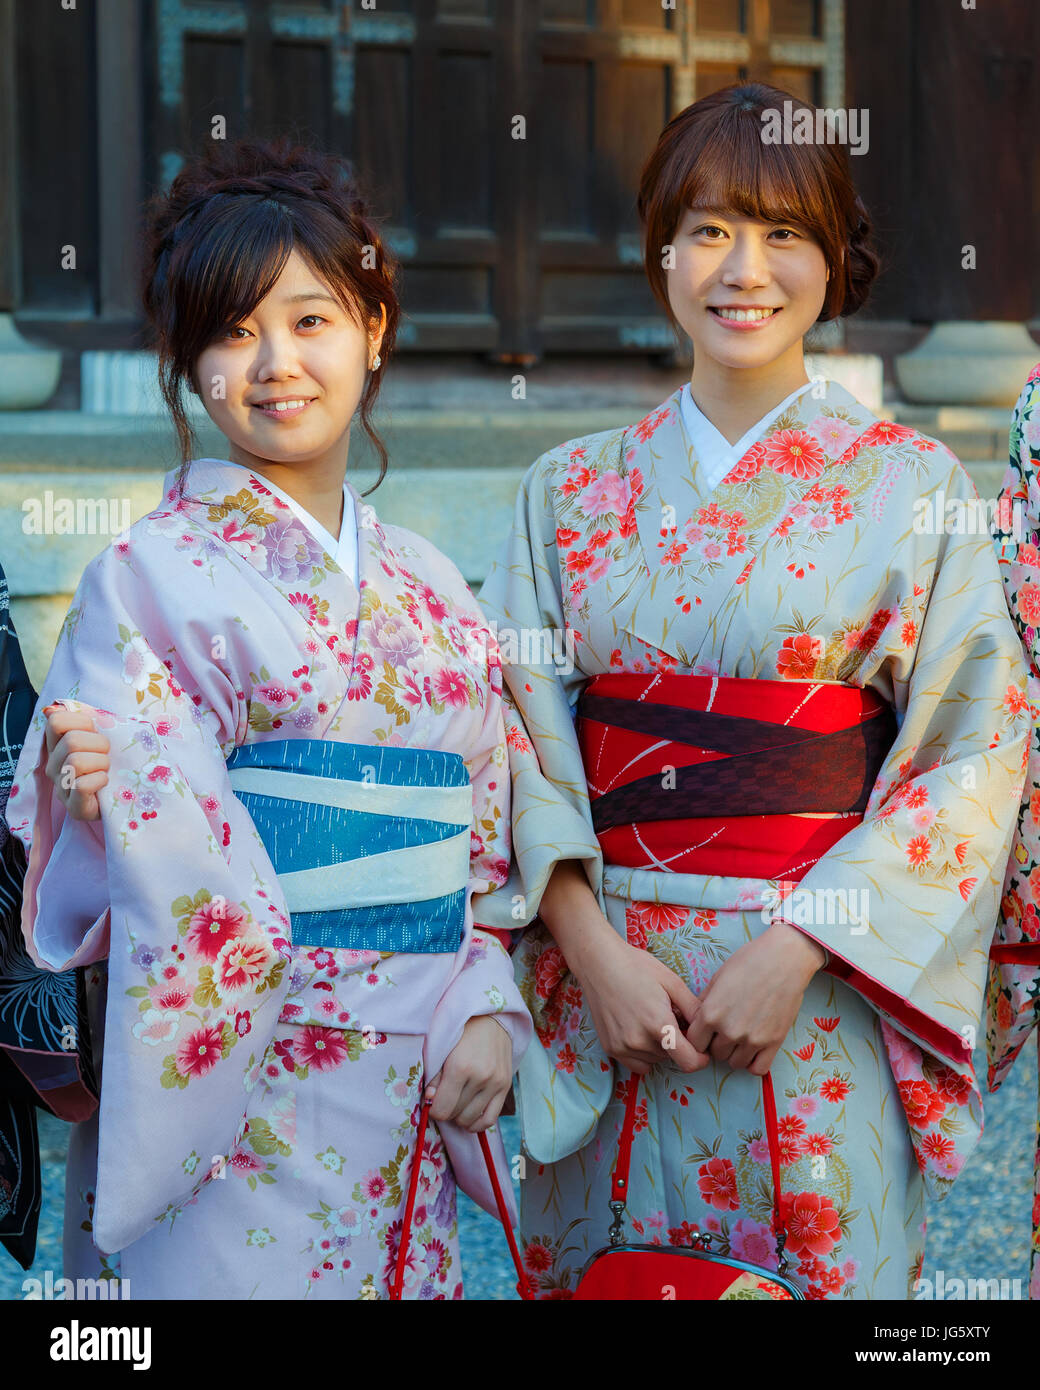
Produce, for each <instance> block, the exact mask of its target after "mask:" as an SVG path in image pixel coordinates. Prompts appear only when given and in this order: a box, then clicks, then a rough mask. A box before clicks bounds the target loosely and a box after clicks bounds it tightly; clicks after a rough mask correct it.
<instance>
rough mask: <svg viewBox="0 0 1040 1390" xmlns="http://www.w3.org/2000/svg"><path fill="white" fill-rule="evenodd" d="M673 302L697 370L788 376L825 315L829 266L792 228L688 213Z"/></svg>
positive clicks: (671, 277) (681, 228) (673, 274)
mask: <svg viewBox="0 0 1040 1390" xmlns="http://www.w3.org/2000/svg"><path fill="white" fill-rule="evenodd" d="M672 244H673V246H674V247H675V266H674V268H672V269H670V270H669V271H668V276H667V286H668V301H669V304H670V305H671V308H672V312H673V313H674V315H675V317H676V319H677V320H678V321H679V323H680V324H681V325H682V327H683V329H684V330H685V331H686V333H687V334H689V337H690V339H691V340H692V342H693V349H694V363H695V366H696V368H697V369H702V368H703V367H704V366H706V365H708V364H709V363H710V364H713V365H714V366H715V367H717V368H721V369H723V370H727V369H728V370H741V369H744V370H746V369H749V368H750V369H758V370H759V371H762V370H770V369H772V368H774V367H775V368H777V369H778V370H784V369H786V368H787V367H789V366H791V365H792V364H793V363H794V362H795V361H797V362H798V363H800V362H801V361H802V339H803V337H804V336H805V334H806V333H807V332H808V330H809V329H810V328H811V327H812V325H813V324H814V323H815V322H816V320H817V318H818V317H819V315H820V311H821V309H822V308H823V302H824V297H825V295H826V289H827V278H828V270H827V261H826V258H825V256H824V253H823V250H822V248H821V246H820V244H819V242H818V241H817V240H816V239H815V237H813V236H812V235H811V234H810V233H809V232H808V231H807V230H805V229H804V228H801V227H799V226H798V225H797V224H793V223H789V222H764V221H759V220H757V219H755V218H752V217H745V216H742V215H740V214H738V213H735V212H729V211H721V212H720V211H717V210H711V209H706V208H697V207H694V208H687V209H686V211H685V213H684V215H683V216H682V217H681V218H680V221H679V225H678V227H677V228H676V230H675V234H674V236H673V238H672Z"/></svg>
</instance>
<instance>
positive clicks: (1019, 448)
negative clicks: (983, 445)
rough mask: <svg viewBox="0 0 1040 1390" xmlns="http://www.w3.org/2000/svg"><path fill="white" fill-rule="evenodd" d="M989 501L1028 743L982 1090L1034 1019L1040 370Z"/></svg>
mask: <svg viewBox="0 0 1040 1390" xmlns="http://www.w3.org/2000/svg"><path fill="white" fill-rule="evenodd" d="M1009 444H1010V457H1009V461H1008V467H1007V472H1006V473H1005V475H1004V482H1003V485H1002V487H1001V490H1000V497H999V499H998V505H997V520H998V523H999V526H1000V534H998V536H997V537H996V541H997V546H998V558H999V563H1000V573H1001V578H1002V579H1003V581H1004V595H1005V598H1006V599H1007V605H1008V610H1009V612H1010V614H1011V617H1012V620H1013V621H1014V624H1015V628H1016V629H1017V632H1018V636H1019V640H1020V641H1021V643H1022V648H1023V651H1024V654H1025V659H1026V664H1027V667H1028V673H1029V674H1028V684H1027V692H1028V696H1029V717H1030V744H1029V762H1028V764H1027V766H1026V777H1025V786H1024V788H1023V795H1022V804H1021V807H1020V809H1019V813H1018V821H1017V824H1016V826H1015V833H1014V838H1013V840H1012V843H1011V857H1010V859H1009V860H1008V866H1007V876H1006V878H1005V880H1004V892H1003V896H1002V897H1001V901H1000V912H999V916H998V919H997V929H996V934H995V937H994V942H993V949H992V951H991V954H990V969H989V984H988V989H987V1000H986V1002H987V1007H986V1050H987V1055H988V1059H989V1075H988V1081H989V1088H990V1090H991V1091H996V1090H997V1089H998V1088H999V1086H1000V1083H1001V1082H1002V1081H1003V1079H1004V1077H1005V1076H1006V1075H1007V1073H1008V1071H1009V1070H1010V1068H1011V1065H1012V1063H1013V1062H1014V1060H1015V1058H1016V1057H1017V1056H1018V1054H1019V1052H1020V1051H1021V1050H1022V1046H1023V1044H1024V1043H1025V1041H1026V1039H1027V1038H1028V1037H1029V1035H1030V1033H1031V1032H1032V1031H1033V1029H1034V1028H1035V1027H1036V1026H1037V1023H1038V1021H1040V915H1038V912H1040V549H1038V545H1040V367H1038V368H1037V369H1036V370H1035V371H1034V372H1033V374H1032V376H1031V377H1030V379H1029V381H1027V382H1026V385H1025V387H1024V389H1023V391H1022V394H1021V395H1020V396H1019V399H1018V403H1017V404H1016V406H1015V410H1014V414H1013V416H1012V421H1011V434H1010V440H1009Z"/></svg>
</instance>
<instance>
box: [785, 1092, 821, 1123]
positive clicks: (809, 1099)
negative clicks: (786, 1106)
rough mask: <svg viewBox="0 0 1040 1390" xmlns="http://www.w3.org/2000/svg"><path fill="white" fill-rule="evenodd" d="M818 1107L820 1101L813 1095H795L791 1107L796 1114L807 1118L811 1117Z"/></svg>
mask: <svg viewBox="0 0 1040 1390" xmlns="http://www.w3.org/2000/svg"><path fill="white" fill-rule="evenodd" d="M818 1108H819V1101H818V1100H817V1099H816V1097H815V1096H811V1095H803V1096H795V1098H794V1100H793V1101H792V1102H791V1109H792V1110H793V1111H794V1112H795V1114H796V1115H802V1116H804V1117H805V1118H806V1119H811V1118H812V1116H813V1115H815V1114H816V1111H817V1109H818Z"/></svg>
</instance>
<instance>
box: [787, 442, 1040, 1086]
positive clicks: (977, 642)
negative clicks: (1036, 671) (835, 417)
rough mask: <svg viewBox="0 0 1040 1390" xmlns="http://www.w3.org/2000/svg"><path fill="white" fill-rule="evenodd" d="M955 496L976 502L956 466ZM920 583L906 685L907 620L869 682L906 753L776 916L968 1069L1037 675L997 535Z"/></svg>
mask: <svg viewBox="0 0 1040 1390" xmlns="http://www.w3.org/2000/svg"><path fill="white" fill-rule="evenodd" d="M943 485H944V487H945V491H946V495H947V498H948V499H950V498H954V499H956V498H959V499H960V500H961V501H963V502H966V503H970V502H973V499H975V496H976V494H975V490H974V487H973V486H972V483H971V480H970V479H969V478H968V476H967V474H966V473H965V472H964V471H963V469H961V468H960V466H959V465H956V466H955V468H954V469H953V471H951V473H950V475H949V476H948V477H947V478H946V479H945V481H944V484H943ZM947 505H948V504H947ZM973 510H974V505H973V506H972V507H968V508H967V512H968V513H969V514H970V513H971V512H972V511H973ZM910 579H912V580H913V581H914V582H915V585H917V586H920V587H924V586H926V585H928V584H929V583H930V593H929V595H928V599H927V604H926V607H925V609H924V616H923V619H922V620H921V623H920V630H919V632H917V633H916V636H917V642H916V647H912V648H910V649H909V651H910V653H912V655H910V660H911V661H912V664H911V665H910V666H909V671H908V678H905V677H904V673H905V672H906V664H907V655H906V654H904V653H906V652H907V649H908V643H907V635H908V634H907V632H906V628H905V624H904V623H903V622H902V621H901V620H899V610H898V607H896V608H895V609H894V610H893V613H894V618H895V620H894V621H893V622H892V623H891V624H890V625H889V628H888V633H889V640H888V643H887V645H885V646H884V648H883V651H884V655H883V657H882V661H881V665H880V666H879V668H878V670H877V672H876V674H875V676H874V677H872V680H873V681H876V682H879V683H881V684H884V683H885V682H886V681H890V682H891V689H892V690H893V692H894V704H895V710H896V718H897V724H898V729H899V732H898V734H897V736H896V740H895V743H894V744H893V746H892V748H891V749H890V751H889V753H888V755H887V757H886V760H885V762H884V764H883V766H882V768H881V771H880V773H879V775H878V778H877V780H876V782H875V785H874V788H873V791H872V793H871V796H870V799H869V801H868V804H867V807H866V811H865V814H864V819H863V821H862V822H861V824H859V825H858V826H857V827H856V828H855V829H853V830H852V831H850V833H849V834H847V835H845V836H844V837H843V838H842V839H841V840H840V841H839V842H838V843H837V844H836V845H835V846H834V847H833V848H832V849H831V850H830V851H828V852H827V853H826V854H825V855H823V857H822V858H821V859H819V860H818V861H817V863H816V864H815V865H814V866H813V867H812V868H811V869H810V870H809V872H808V873H807V874H806V875H805V876H804V877H803V878H802V879H801V880H799V882H798V884H797V892H796V893H795V894H794V895H793V900H792V901H793V902H794V903H795V904H800V905H802V910H801V912H798V911H795V912H793V913H792V910H791V908H790V907H785V906H784V905H783V904H781V907H780V909H779V910H778V911H777V912H776V913H775V914H774V917H780V918H782V919H783V920H785V921H788V922H790V923H791V924H792V925H794V926H796V927H798V929H799V930H801V931H803V932H805V933H806V934H807V935H809V936H811V937H812V938H813V939H814V940H816V941H817V942H819V943H820V944H821V945H822V946H824V947H825V948H826V949H827V951H829V952H830V953H831V959H830V962H829V963H828V965H827V966H826V967H825V969H827V970H828V971H829V973H830V974H832V975H834V976H835V977H837V978H838V979H841V980H843V981H844V982H845V983H846V984H848V985H849V986H851V988H853V989H855V990H857V991H858V992H859V993H860V994H861V995H862V996H863V997H864V998H865V999H866V1000H867V1001H868V1002H869V1003H870V1004H871V1005H872V1006H873V1007H874V1008H875V1009H876V1010H877V1011H878V1012H879V1013H880V1014H881V1015H882V1018H883V1019H885V1020H887V1021H888V1023H889V1024H890V1025H892V1026H894V1027H895V1029H897V1030H898V1031H899V1032H900V1033H903V1034H904V1035H906V1036H908V1037H909V1038H910V1039H911V1040H912V1041H913V1042H915V1043H917V1044H918V1045H919V1046H921V1047H922V1048H923V1049H924V1051H926V1052H931V1053H935V1054H937V1055H938V1056H939V1057H941V1058H944V1059H948V1061H950V1062H953V1063H956V1064H965V1063H967V1064H970V1061H971V1053H972V1048H973V1046H974V1044H975V1034H976V1027H977V1024H978V1022H979V1019H980V1017H981V1014H982V1005H983V997H984V989H985V984H986V972H987V962H988V957H989V947H990V940H991V937H992V935H993V923H994V921H995V919H996V916H997V911H998V907H999V903H1000V892H1001V885H1002V883H1003V881H1004V872H1005V866H1006V864H1007V857H1008V852H1009V849H1010V846H1011V838H1012V834H1013V832H1014V827H1015V821H1016V817H1017V814H1018V807H1019V800H1020V797H1021V790H1022V778H1023V769H1024V764H1025V758H1026V755H1027V748H1028V739H1029V714H1028V706H1027V703H1026V697H1025V677H1026V671H1025V665H1024V662H1023V660H1022V652H1021V647H1020V644H1019V642H1018V638H1017V635H1016V633H1015V630H1014V627H1013V626H1012V623H1011V620H1010V619H1009V617H1008V613H1007V608H1006V605H1005V603H1004V596H1003V591H1002V589H1001V584H1000V575H999V572H998V567H997V564H996V557H995V556H994V553H993V546H992V541H991V539H990V536H989V535H988V533H987V532H986V530H985V528H983V529H982V533H981V534H979V533H978V532H977V531H975V530H974V528H970V527H967V526H964V527H961V528H959V530H958V532H957V533H956V534H946V535H942V536H940V537H939V538H938V543H937V552H936V556H935V559H934V565H933V567H932V568H931V569H930V571H929V568H928V567H926V566H925V565H923V564H922V565H921V566H920V567H919V568H918V569H916V570H915V571H911V573H910ZM792 886H793V885H792ZM805 904H809V909H810V920H808V921H806V920H805V916H806V912H805V908H804V905H805ZM818 905H819V908H818ZM823 905H826V907H827V909H828V910H827V911H826V912H824V911H823V910H822V908H823ZM831 909H833V910H831ZM835 919H836V920H835Z"/></svg>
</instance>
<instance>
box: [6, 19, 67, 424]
mask: <svg viewBox="0 0 1040 1390" xmlns="http://www.w3.org/2000/svg"><path fill="white" fill-rule="evenodd" d="M14 6H15V0H0V410H32V409H33V408H35V407H36V406H40V405H43V403H44V402H45V401H47V400H49V399H50V397H51V396H52V395H53V394H54V390H55V388H56V386H57V385H58V377H59V376H60V374H61V353H60V352H53V351H50V350H48V349H45V348H38V347H34V346H33V344H32V343H29V342H26V340H25V339H24V338H23V337H22V335H21V334H20V333H19V332H18V330H17V328H15V326H14V318H13V314H14V309H15V304H16V301H17V297H18V130H17V124H16V116H17V91H16V85H15V84H16V75H17V74H16V69H17V54H16V35H15V15H14Z"/></svg>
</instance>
